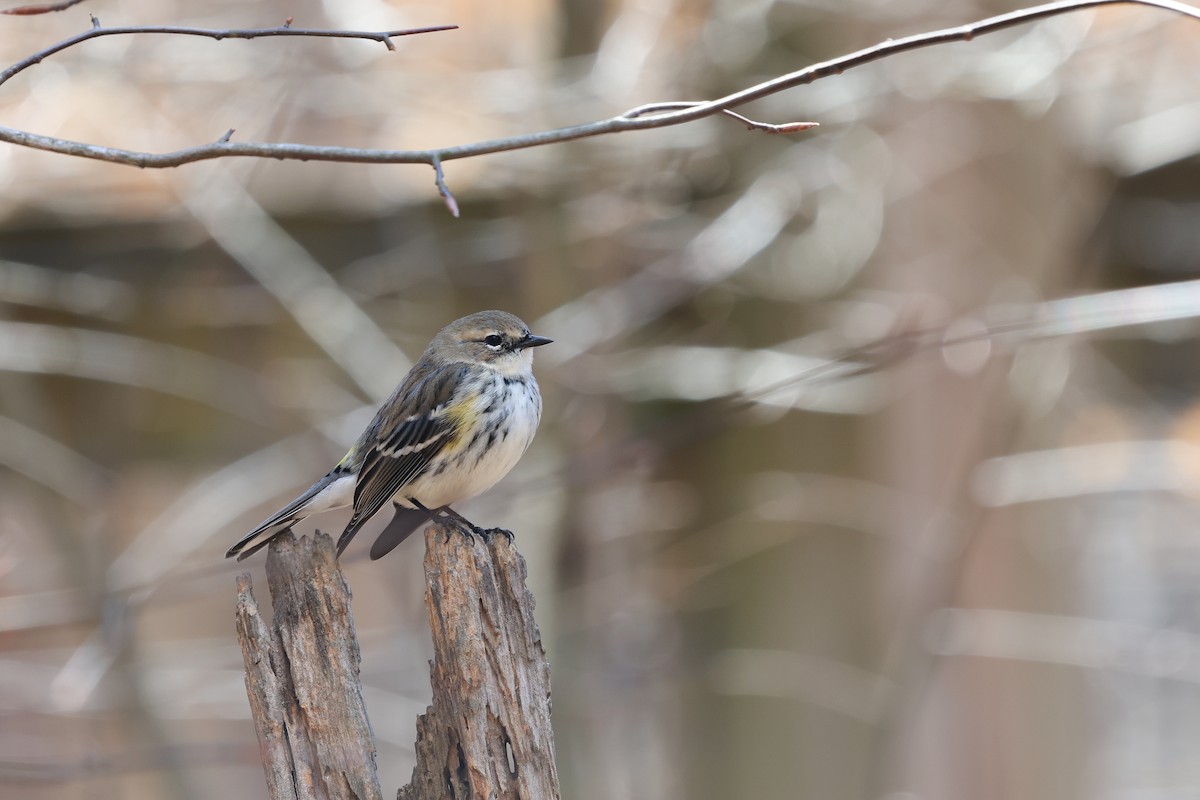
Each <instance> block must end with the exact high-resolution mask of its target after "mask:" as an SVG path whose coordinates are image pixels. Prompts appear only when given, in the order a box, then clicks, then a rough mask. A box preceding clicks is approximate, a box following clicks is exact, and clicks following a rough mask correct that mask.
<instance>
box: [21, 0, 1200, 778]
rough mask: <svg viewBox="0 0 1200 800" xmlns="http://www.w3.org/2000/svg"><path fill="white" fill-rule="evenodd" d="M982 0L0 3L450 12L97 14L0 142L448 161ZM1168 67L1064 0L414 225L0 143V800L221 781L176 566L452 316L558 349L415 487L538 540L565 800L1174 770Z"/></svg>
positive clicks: (423, 637)
mask: <svg viewBox="0 0 1200 800" xmlns="http://www.w3.org/2000/svg"><path fill="white" fill-rule="evenodd" d="M1015 7H1016V6H1015V5H1013V4H999V3H994V2H992V3H958V4H951V5H932V4H928V3H918V2H896V3H886V4H885V3H870V2H851V3H837V4H834V3H820V2H783V1H778V2H771V0H761V1H760V0H755V2H742V1H741V0H737V1H732V2H724V1H721V0H718V1H717V2H712V3H707V4H702V3H672V2H667V0H640V1H639V2H632V0H629V1H625V0H614V2H609V3H606V4H596V3H586V2H578V0H568V1H567V2H563V3H559V4H554V3H534V2H527V3H483V2H457V3H448V4H440V5H436V4H431V5H416V4H408V3H401V2H399V1H398V0H397V2H392V3H387V2H378V1H377V0H355V2H326V3H318V2H313V1H312V0H300V2H294V3H281V2H277V0H269V1H268V2H260V3H254V4H250V5H247V4H245V3H228V2H215V3H204V4H199V7H198V6H197V4H183V3H178V2H166V1H165V0H159V2H149V1H148V0H126V1H124V2H120V1H119V2H102V0H91V2H88V3H86V4H83V5H80V6H77V7H76V8H74V9H72V10H71V11H69V12H64V13H62V14H52V15H47V16H44V17H23V18H8V17H0V31H2V32H3V33H4V35H3V36H0V58H2V60H3V61H4V63H11V62H13V61H15V60H16V59H18V58H20V57H22V56H24V55H27V54H28V53H30V52H32V51H34V50H36V49H38V48H40V47H43V46H46V45H48V44H50V43H52V42H54V41H57V40H60V39H63V38H66V37H67V36H68V35H71V34H73V33H76V32H78V31H80V30H83V29H84V28H85V27H86V26H87V24H88V21H87V18H86V13H87V12H91V13H94V14H96V15H97V16H98V17H99V18H100V20H101V22H102V23H103V24H106V25H117V24H155V23H163V24H192V25H199V26H205V27H222V28H224V27H254V26H264V25H274V24H278V23H280V22H282V21H283V20H284V19H285V18H287V17H289V16H290V17H294V18H295V20H296V23H295V24H297V25H303V26H307V27H322V26H329V27H344V28H353V29H383V28H394V27H404V26H417V25H429V24H438V23H451V22H452V23H458V24H460V25H461V26H462V30H460V31H457V32H454V33H445V34H435V35H429V36H424V37H416V38H411V39H407V40H404V41H402V42H400V47H399V52H397V53H388V52H387V51H386V50H385V49H384V48H383V47H382V46H380V45H377V44H372V43H367V42H357V41H330V40H296V39H290V40H286V41H285V40H261V41H253V42H245V41H225V42H219V43H218V42H212V41H207V40H203V41H201V40H195V41H193V40H185V39H179V38H173V37H150V36H143V37H129V38H112V39H105V40H102V41H96V42H91V43H88V44H86V45H84V46H82V47H79V48H75V49H72V50H69V51H67V52H64V53H62V54H60V55H58V56H55V57H54V58H51V59H48V60H47V61H45V62H44V63H42V64H41V65H39V66H37V67H36V68H34V69H32V70H29V71H28V72H26V73H24V74H22V75H21V76H19V77H18V78H17V79H15V80H13V81H12V82H11V83H9V84H8V85H5V86H4V87H2V88H0V119H2V121H3V124H5V125H7V126H10V127H17V128H22V129H27V130H31V131H34V132H37V133H42V134H47V135H54V136H61V137H65V138H70V139H77V140H82V141H90V142H95V143H100V144H109V145H113V146H121V147H126V148H130V149H146V150H153V151H166V150H171V149H175V148H179V147H182V146H186V145H191V144H197V143H200V142H204V141H211V140H214V139H216V138H218V137H219V136H221V135H222V134H223V133H224V132H225V131H226V130H227V129H229V128H235V129H236V131H237V132H236V134H235V136H236V137H237V138H239V139H242V140H271V141H300V142H311V143H324V144H345V145H358V146H364V147H396V148H400V147H404V148H417V147H427V146H434V145H446V144H455V143H461V142H467V141H473V140H477V139H482V138H488V137H498V136H506V135H513V134H518V133H522V132H530V131H535V130H541V129H545V128H550V127H555V126H560V125H565V124H571V123H576V122H583V121H588V120H591V119H598V118H602V117H606V116H611V115H613V114H615V113H618V112H620V111H622V110H624V109H626V108H629V107H632V106H636V105H640V104H642V103H646V102H652V101H666V100H681V99H682V100H691V99H700V98H704V97H714V96H718V95H719V94H722V93H724V92H727V91H730V90H733V89H737V88H741V87H744V86H747V85H750V84H752V83H755V82H757V81H759V80H763V79H766V78H768V77H771V76H774V75H777V74H781V73H784V72H788V71H791V70H794V69H798V68H800V67H802V66H805V65H807V64H810V63H813V62H816V61H820V60H824V59H827V58H830V57H833V56H836V55H840V54H842V53H844V52H848V51H851V50H854V49H858V48H860V47H865V46H868V45H871V44H874V43H876V42H878V41H881V40H883V39H885V38H888V37H898V36H902V35H906V34H910V33H916V32H920V31H924V30H930V29H933V28H936V27H940V26H944V25H949V24H958V23H963V22H967V21H970V20H972V19H977V18H981V17H984V16H987V15H988V14H992V13H999V12H1002V11H1007V10H1012V9H1013V8H1015ZM1198 42H1200V26H1198V25H1196V24H1194V23H1190V22H1188V21H1186V20H1183V19H1181V18H1176V17H1171V16H1168V15H1165V14H1163V13H1161V12H1156V11H1153V10H1150V9H1139V8H1125V7H1122V8H1114V9H1108V10H1103V11H1098V12H1094V13H1092V12H1089V13H1083V14H1076V15H1073V16H1068V17H1062V18H1057V19H1054V20H1050V21H1047V22H1043V23H1039V24H1037V25H1034V26H1030V27H1026V28H1021V29H1017V30H1013V31H1009V32H1006V33H1002V34H999V35H995V36H991V37H986V38H981V39H979V40H977V41H974V42H971V43H961V44H954V45H948V46H945V47H940V48H936V49H930V50H925V51H921V52H916V53H911V54H907V55H904V56H900V57H896V58H892V59H888V60H886V61H883V62H881V63H877V64H874V65H871V66H868V67H865V68H861V69H858V70H855V71H852V72H849V73H846V74H844V75H842V76H839V77H836V78H831V79H828V80H824V81H821V82H818V83H817V84H815V85H813V86H811V87H807V88H803V89H797V90H793V91H789V92H787V93H784V94H780V95H777V96H774V97H771V98H768V99H766V100H763V101H760V102H759V103H757V104H755V105H754V106H753V107H751V108H749V109H748V110H747V111H748V113H751V114H752V115H753V116H755V117H756V118H759V119H764V120H767V121H774V122H784V121H792V120H798V119H813V120H816V121H819V122H820V123H821V127H820V128H819V129H817V130H816V131H813V132H811V133H807V134H801V135H797V136H793V137H769V136H765V135H762V134H758V133H750V132H747V131H745V130H744V129H743V128H742V127H741V126H739V125H738V124H737V123H735V122H733V121H731V120H725V119H711V120H706V121H703V122H700V123H696V124H694V125H690V126H685V127H680V128H673V129H667V130H660V131H652V132H645V133H636V134H628V135H622V136H619V137H609V138H599V139H592V140H586V141H581V142H576V143H572V144H570V145H565V146H559V147H552V148H543V149H539V150H531V151H525V152H520V153H512V154H501V155H496V156H491V157H487V158H480V159H474V160H469V161H459V162H454V163H452V164H448V165H447V169H446V172H447V179H448V181H449V183H450V185H451V187H452V188H453V190H454V191H455V194H456V195H457V197H458V200H459V202H460V204H461V205H462V208H463V216H462V218H461V219H459V220H454V219H452V218H450V217H449V215H448V214H447V213H446V212H445V209H444V208H443V206H442V204H441V201H440V200H439V198H438V197H437V195H436V192H435V191H434V188H433V179H432V175H430V174H429V171H428V170H427V169H424V168H421V167H395V166H362V165H331V164H302V163H274V162H251V161H238V162H234V161H215V162H207V163H203V164H195V165H190V166H186V167H183V168H180V169H178V170H173V171H167V172H141V171H136V170H132V169H129V168H125V167H116V166H110V165H104V164H97V163H91V162H85V161H80V160H72V159H68V158H64V157H61V156H54V155H50V154H45V153H38V152H34V151H29V150H21V149H15V148H11V147H4V148H3V149H0V184H2V185H3V187H4V188H3V193H2V194H0V469H2V471H0V475H2V476H3V477H2V480H0V793H2V794H3V795H4V796H6V797H7V796H13V797H17V796H20V797H28V798H55V799H56V800H60V799H61V798H75V797H88V798H108V797H122V798H138V799H140V798H192V797H194V798H206V797H212V796H230V797H261V796H264V794H265V788H264V784H263V778H262V773H261V770H260V768H259V766H258V760H257V759H258V752H257V746H256V744H255V741H254V733H253V728H252V725H251V724H250V722H249V719H248V707H247V703H246V700H245V697H244V694H243V687H242V677H241V656H240V653H239V651H238V649H237V646H236V641H235V638H234V633H233V625H232V606H233V580H234V576H235V575H236V574H237V573H238V572H239V571H240V570H241V569H242V568H243V566H244V565H243V566H239V565H235V564H231V563H227V562H225V561H223V560H222V558H221V555H222V553H223V552H224V550H225V548H226V547H227V546H228V545H229V544H230V543H231V542H232V541H233V540H234V538H235V537H236V536H237V535H238V534H240V533H242V532H243V531H244V530H245V529H247V528H248V527H250V526H252V525H253V524H254V523H256V522H257V521H259V519H261V518H262V517H263V516H265V515H266V514H267V513H268V512H270V511H271V510H273V509H274V508H275V507H277V506H278V505H279V504H280V503H281V502H283V501H285V500H287V499H288V498H290V497H291V496H292V495H293V494H294V493H295V492H296V491H298V490H299V489H301V488H303V486H306V485H307V483H308V481H310V480H312V479H313V478H315V477H316V476H318V475H319V474H320V473H322V472H323V471H324V470H325V469H327V468H328V467H329V466H330V465H331V464H332V463H333V462H335V461H336V460H337V459H338V458H339V457H340V455H341V454H342V452H344V448H345V447H346V445H347V444H348V442H349V441H350V440H352V439H353V437H354V435H355V434H356V433H357V431H358V429H359V428H360V427H361V425H362V424H364V422H365V420H366V419H367V418H368V417H369V414H370V413H371V409H372V407H373V406H374V404H375V403H376V402H377V401H378V400H379V399H380V398H381V397H382V396H383V395H384V394H385V393H386V392H387V391H388V390H389V389H390V387H391V385H392V384H393V383H394V382H395V381H396V380H397V379H398V378H399V377H400V376H401V375H402V374H403V373H404V371H405V369H406V368H407V366H408V364H409V363H410V362H411V360H412V359H413V358H414V357H415V356H416V355H417V354H418V353H419V351H420V348H421V347H423V346H424V343H425V342H426V341H427V340H428V338H429V336H430V335H431V334H432V333H433V332H434V331H435V330H437V328H439V327H440V326H441V325H443V324H444V323H445V322H447V321H449V320H450V319H452V318H454V317H456V316H458V315H460V314H462V313H466V312H469V311H473V310H478V309H480V308H485V307H500V308H505V309H508V310H511V311H513V312H515V313H517V314H519V315H521V316H522V317H524V318H525V319H527V320H529V321H530V322H531V323H532V326H533V328H534V330H536V331H537V332H538V333H541V334H544V335H547V336H551V337H553V338H555V339H556V340H557V344H556V345H554V346H552V347H548V348H545V349H543V350H540V351H539V352H538V363H537V372H538V375H539V379H540V381H541V383H542V386H543V392H544V395H545V397H546V416H545V419H544V421H543V426H542V430H541V432H540V434H539V436H538V439H537V441H536V442H535V444H534V446H533V448H532V449H531V451H530V452H529V453H528V454H527V455H526V457H525V459H524V460H523V461H522V463H521V465H520V466H519V468H518V469H517V470H516V471H515V472H514V473H513V474H512V475H511V476H510V477H509V479H507V480H506V481H505V482H504V483H503V484H502V485H501V486H500V487H499V488H498V489H497V490H495V491H493V492H492V493H491V494H490V495H488V496H486V497H484V498H480V499H478V500H477V501H473V502H471V503H470V504H468V505H466V506H464V507H463V508H462V509H460V510H462V511H463V512H464V513H466V514H467V515H468V516H470V517H471V518H472V519H475V520H477V521H479V522H481V523H485V524H488V525H496V524H501V525H505V526H506V527H511V528H513V529H514V530H515V531H516V532H517V536H518V542H519V544H520V547H521V549H522V551H523V552H524V554H525V555H526V557H527V558H528V559H529V562H530V573H531V577H530V580H531V583H532V585H533V589H534V591H535V594H536V596H537V598H538V601H539V609H538V610H539V615H540V622H541V625H542V630H543V633H544V636H545V639H546V643H547V646H548V648H549V650H550V654H551V658H552V663H553V667H554V688H555V696H554V709H555V725H556V732H557V737H558V748H559V758H560V765H559V768H560V772H561V775H562V778H563V783H564V790H565V791H564V796H569V797H573V798H581V799H582V800H600V799H601V798H603V799H604V800H622V799H623V798H629V799H630V800H643V799H644V798H664V799H667V800H669V799H671V798H681V799H682V798H688V799H689V800H692V799H693V798H712V800H728V798H759V797H761V798H785V797H797V798H830V797H837V798H852V797H861V798H881V797H890V798H892V799H893V800H901V798H905V799H906V800H907V799H908V798H914V799H915V798H922V799H924V798H930V799H931V800H932V799H934V798H947V799H950V798H964V797H970V798H988V797H1004V798H1008V797H1021V798H1027V799H1029V798H1047V799H1049V798H1054V800H1061V798H1070V797H1078V798H1117V797H1127V796H1130V795H1133V794H1137V795H1138V796H1139V797H1168V796H1170V797H1175V796H1186V795H1189V794H1191V793H1194V792H1195V791H1196V787H1197V786H1200V761H1198V760H1197V759H1196V758H1195V756H1194V753H1193V752H1192V751H1193V750H1194V747H1193V746H1192V745H1191V743H1192V742H1194V741H1195V740H1196V739H1197V737H1198V736H1200V722H1198V719H1200V718H1198V717H1197V715H1196V714H1194V713H1192V708H1193V706H1195V705H1196V704H1197V703H1200V694H1198V693H1197V681H1198V680H1200V668H1198V666H1197V665H1198V664H1200V644H1198V642H1200V640H1198V639H1197V637H1198V636H1200V618H1198V616H1197V609H1198V608H1200V604H1198V603H1197V598H1196V594H1197V592H1198V591H1200V590H1198V589H1197V588H1196V587H1200V543H1198V541H1197V536H1196V530H1197V525H1196V519H1197V504H1196V495H1197V488H1198V487H1200V455H1198V453H1200V449H1198V448H1200V403H1198V402H1197V387H1198V386H1200V360H1198V359H1197V358H1196V335H1197V326H1196V318H1197V316H1198V315H1200V296H1198V295H1200V290H1198V289H1197V284H1194V283H1192V281H1195V280H1196V279H1197V278H1200V276H1197V275H1196V274H1195V273H1196V272H1197V270H1198V269H1200V256H1198V254H1200V242H1198V241H1197V233H1196V231H1197V230H1200V225H1197V223H1196V217H1197V215H1198V214H1200V156H1198V154H1197V150H1198V149H1200V139H1198V138H1197V137H1196V136H1195V131H1196V130H1198V129H1200V120H1198V117H1200V88H1198V87H1197V82H1196V80H1195V76H1196V75H1197V74H1200V71H1198V68H1200V46H1197V43H1198ZM989 332H990V334H991V335H988V334H989ZM729 396H733V399H730V397H729ZM313 522H315V523H316V524H319V525H320V526H321V527H322V528H323V529H326V530H330V529H334V530H336V529H339V528H340V526H341V525H342V524H344V518H343V517H341V516H336V515H329V517H328V518H326V519H319V520H314V521H313ZM370 537H371V531H370V530H368V531H366V532H365V533H364V535H363V536H362V537H360V541H359V542H356V543H355V547H353V548H352V549H351V550H350V551H349V552H348V553H347V557H346V558H345V559H344V560H343V563H344V566H345V569H346V572H347V575H348V578H349V581H350V583H351V585H352V586H353V588H354V593H355V608H354V612H355V617H356V621H357V624H358V628H359V632H360V635H361V636H362V639H363V654H364V680H365V683H366V696H367V702H368V707H369V709H370V713H371V715H372V722H373V724H374V727H375V731H376V733H377V735H378V738H379V746H380V772H381V774H382V776H383V779H384V784H385V787H387V791H389V792H390V791H394V789H395V788H396V787H397V786H398V785H400V784H402V783H404V782H405V781H406V780H407V778H408V773H409V771H410V770H411V765H412V741H413V738H414V721H415V717H416V714H417V713H419V712H420V711H421V710H422V709H423V707H424V705H425V703H426V702H427V696H428V692H429V689H428V677H427V671H426V670H427V666H426V659H427V658H428V656H429V645H428V642H427V633H426V629H425V617H424V611H423V608H422V605H421V591H422V580H421V575H420V558H421V553H420V544H419V540H418V539H414V540H412V541H410V542H409V543H407V544H406V545H405V546H404V547H402V548H401V549H400V550H398V551H397V552H396V553H395V554H393V555H392V556H390V557H389V558H388V559H386V560H384V561H380V562H376V563H370V562H368V561H367V560H366V558H365V550H366V546H365V541H367V540H369V539H370ZM248 565H249V567H250V568H251V570H252V571H253V572H255V574H256V576H257V577H261V576H260V573H261V569H262V562H261V558H260V559H256V560H254V561H251V562H248ZM259 583H260V584H261V583H262V581H261V580H260V581H259Z"/></svg>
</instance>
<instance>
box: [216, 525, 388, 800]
mask: <svg viewBox="0 0 1200 800" xmlns="http://www.w3.org/2000/svg"><path fill="white" fill-rule="evenodd" d="M267 586H268V588H269V589H270V592H271V602H272V605H273V606H274V620H273V624H272V625H271V627H270V628H269V629H268V627H267V623H266V620H264V619H263V618H262V615H261V614H260V613H259V609H258V603H257V601H256V600H255V599H254V593H253V591H252V589H251V586H250V576H249V574H245V575H242V576H241V577H240V578H239V579H238V601H237V629H238V639H239V640H240V641H241V644H242V656H243V658H244V659H245V662H246V691H247V694H248V695H249V696H250V711H251V713H252V715H253V716H254V724H255V727H256V728H257V730H258V742H259V746H260V747H261V748H262V757H263V767H264V768H265V770H266V773H267V791H268V792H269V794H270V797H271V800H293V799H294V800H306V799H307V798H319V799H320V800H326V798H328V800H342V798H345V800H382V798H383V792H382V790H381V789H380V787H379V775H378V774H377V772H376V769H375V739H374V737H373V736H372V735H371V727H370V724H369V723H368V722H367V709H366V706H365V705H364V703H363V697H362V685H361V684H360V683H359V679H358V669H359V661H360V658H359V650H358V638H357V637H356V636H355V634H354V620H353V619H352V618H351V616H350V588H349V587H348V586H347V585H346V581H345V579H344V578H343V577H342V571H341V570H340V569H339V568H338V565H337V561H336V560H335V557H334V551H333V541H332V540H331V539H330V538H329V537H328V536H326V535H324V534H322V533H317V534H316V536H315V537H312V538H309V537H305V538H303V539H301V540H300V541H299V542H297V541H296V539H295V538H294V537H293V536H292V534H291V533H284V534H282V535H280V536H278V537H276V538H275V540H274V541H273V542H272V543H271V545H270V548H269V552H268V554H267Z"/></svg>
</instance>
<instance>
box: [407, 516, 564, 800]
mask: <svg viewBox="0 0 1200 800" xmlns="http://www.w3.org/2000/svg"><path fill="white" fill-rule="evenodd" d="M525 576H526V570H525V559H523V558H521V554H520V553H518V552H517V550H516V548H515V547H513V545H512V542H511V540H510V539H509V538H508V535H506V534H505V533H504V532H502V531H499V532H494V535H492V536H490V537H489V538H488V539H487V540H486V541H481V540H480V539H479V538H478V537H471V536H466V535H464V534H463V533H462V532H460V531H459V530H458V529H457V528H454V527H451V526H449V525H446V524H437V525H431V526H430V527H429V529H428V530H427V532H426V534H425V606H426V608H427V609H428V611H429V627H430V630H431V631H432V633H433V649H434V658H433V663H432V664H431V666H430V675H431V678H432V683H433V704H432V705H431V706H429V709H428V710H427V711H426V712H425V713H424V714H422V715H421V716H420V717H419V718H418V719H417V766H416V767H415V768H414V769H413V778H412V782H411V783H410V784H409V785H408V786H405V787H404V788H403V789H401V790H400V791H399V792H398V793H397V800H447V799H450V798H452V799H453V800H464V799H465V798H481V799H482V798H497V800H558V796H559V794H558V770H557V769H556V767H555V764H554V735H553V732H552V730H551V727H550V705H551V704H550V665H549V663H548V662H547V661H546V653H545V650H543V649H542V637H541V633H540V632H539V631H538V626H537V622H535V621H534V618H533V606H534V602H533V595H532V594H530V592H529V590H528V589H526V588H525Z"/></svg>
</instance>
